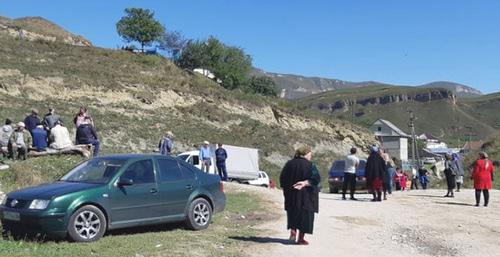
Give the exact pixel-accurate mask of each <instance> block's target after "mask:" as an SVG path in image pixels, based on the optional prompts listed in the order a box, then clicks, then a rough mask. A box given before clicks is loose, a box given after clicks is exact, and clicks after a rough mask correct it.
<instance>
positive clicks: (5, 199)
mask: <svg viewBox="0 0 500 257" xmlns="http://www.w3.org/2000/svg"><path fill="white" fill-rule="evenodd" d="M6 203H7V195H4V196H3V199H2V204H1V205H5V204H6Z"/></svg>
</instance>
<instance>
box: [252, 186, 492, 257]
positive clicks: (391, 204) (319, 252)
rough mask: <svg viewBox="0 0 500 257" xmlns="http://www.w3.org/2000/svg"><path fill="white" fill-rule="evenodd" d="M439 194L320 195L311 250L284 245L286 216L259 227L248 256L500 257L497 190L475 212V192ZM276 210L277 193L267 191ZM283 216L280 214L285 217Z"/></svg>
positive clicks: (280, 205) (435, 192)
mask: <svg viewBox="0 0 500 257" xmlns="http://www.w3.org/2000/svg"><path fill="white" fill-rule="evenodd" d="M444 193H445V192H444V191H443V190H427V191H423V190H417V191H410V192H395V193H394V194H393V195H392V196H391V197H390V198H389V200H388V201H384V202H369V195H367V194H360V195H357V197H358V199H359V200H360V201H349V200H348V201H342V200H341V196H340V195H338V194H320V213H319V215H317V216H316V221H315V230H314V235H311V236H308V237H306V239H307V240H309V242H310V245H309V246H299V245H291V244H288V243H287V240H286V239H287V237H288V232H287V231H286V230H285V229H286V217H285V216H284V215H281V218H280V219H279V220H277V221H273V222H270V223H266V224H264V225H263V226H262V229H263V234H262V237H259V238H253V239H252V240H253V241H254V242H257V245H256V247H255V248H254V247H252V249H251V252H250V255H251V256H254V257H260V256H262V257H264V256H294V257H300V256H307V257H321V256H325V257H326V256H328V257H331V256H363V257H368V256H388V257H391V256H394V257H396V256H397V257H400V256H412V257H420V256H422V257H423V256H471V257H473V256H492V257H493V256H500V191H493V192H490V195H491V196H490V198H491V200H490V206H489V207H482V206H481V207H474V206H473V203H474V192H473V191H472V190H463V191H462V192H459V193H456V196H455V198H443V197H442V196H443V194H444ZM267 194H268V197H269V198H271V199H274V205H275V207H276V208H277V209H278V210H281V209H282V196H281V191H278V190H269V191H268V193H267ZM283 214H284V212H283Z"/></svg>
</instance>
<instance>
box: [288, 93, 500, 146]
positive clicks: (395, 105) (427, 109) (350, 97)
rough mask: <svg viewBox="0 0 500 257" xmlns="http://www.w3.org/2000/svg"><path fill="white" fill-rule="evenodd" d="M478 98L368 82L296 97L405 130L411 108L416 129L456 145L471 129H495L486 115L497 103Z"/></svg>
mask: <svg viewBox="0 0 500 257" xmlns="http://www.w3.org/2000/svg"><path fill="white" fill-rule="evenodd" d="M480 99H486V97H479V98H471V99H468V100H467V101H465V100H464V101H462V99H458V98H457V97H456V96H455V95H454V94H453V92H452V91H450V90H447V89H435V88H419V87H393V86H369V87H361V88H355V89H352V88H351V89H342V90H337V91H332V92H325V93H322V94H317V95H312V96H309V97H306V98H302V99H299V100H298V101H299V103H300V105H301V106H303V107H304V108H312V109H317V110H321V111H323V112H325V113H329V114H330V115H332V116H333V117H337V118H341V119H346V120H351V121H354V122H356V123H358V124H361V125H363V126H365V127H368V126H370V125H371V124H373V122H374V121H375V120H377V119H379V118H383V119H387V120H390V121H391V122H393V123H394V124H396V125H397V126H399V127H400V128H401V129H403V130H408V125H407V124H408V115H409V114H408V111H410V110H411V111H413V112H414V113H415V115H416V117H417V120H416V132H417V133H424V132H426V133H431V134H434V135H435V136H437V137H440V138H441V139H444V140H447V141H449V142H451V143H453V144H456V145H460V144H461V141H463V140H465V139H466V138H467V137H468V135H469V134H471V132H472V134H473V135H474V136H475V137H477V138H486V137H487V136H488V135H490V134H492V133H494V132H495V131H496V125H495V123H496V122H498V118H497V119H495V118H493V117H490V116H491V115H494V113H495V112H494V111H493V108H495V107H497V106H498V104H496V105H495V104H493V105H491V103H492V101H491V100H488V101H481V100H480ZM466 103H467V104H466ZM485 103H488V104H489V105H488V106H489V107H488V108H489V109H486V108H483V110H484V113H483V114H482V116H478V114H477V113H476V110H477V108H478V106H479V105H481V104H485ZM487 115H489V116H487ZM480 117H489V118H484V119H483V118H480ZM471 130H472V131H471Z"/></svg>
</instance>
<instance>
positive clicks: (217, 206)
mask: <svg viewBox="0 0 500 257" xmlns="http://www.w3.org/2000/svg"><path fill="white" fill-rule="evenodd" d="M225 208H226V194H224V193H222V194H221V195H218V196H217V197H215V199H214V213H218V212H222V211H224V209H225Z"/></svg>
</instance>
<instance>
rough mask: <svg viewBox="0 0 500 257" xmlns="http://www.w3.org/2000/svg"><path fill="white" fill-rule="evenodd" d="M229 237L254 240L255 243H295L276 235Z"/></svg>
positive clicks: (248, 240) (247, 240)
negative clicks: (275, 236)
mask: <svg viewBox="0 0 500 257" xmlns="http://www.w3.org/2000/svg"><path fill="white" fill-rule="evenodd" d="M229 238H230V239H234V240H239V241H246V242H254V243H259V244H282V245H294V243H293V242H291V241H290V240H288V239H282V238H274V237H256V236H250V237H242V236H231V237H229Z"/></svg>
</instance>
